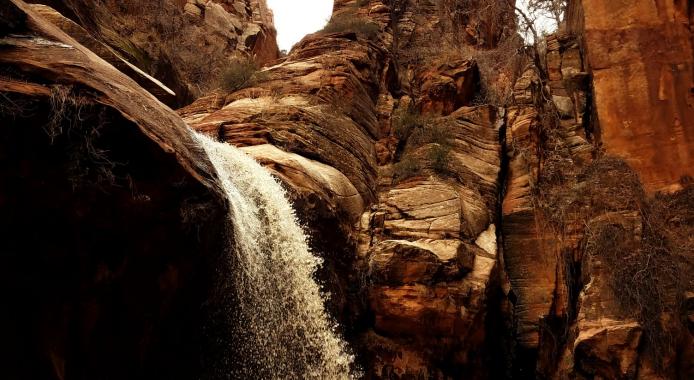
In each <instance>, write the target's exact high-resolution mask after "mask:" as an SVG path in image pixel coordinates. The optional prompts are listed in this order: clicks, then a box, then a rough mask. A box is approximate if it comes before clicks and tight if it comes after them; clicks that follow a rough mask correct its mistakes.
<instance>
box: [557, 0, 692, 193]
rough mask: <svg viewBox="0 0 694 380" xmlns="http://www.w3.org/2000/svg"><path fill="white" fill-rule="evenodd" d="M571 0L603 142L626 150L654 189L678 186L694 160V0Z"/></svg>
mask: <svg viewBox="0 0 694 380" xmlns="http://www.w3.org/2000/svg"><path fill="white" fill-rule="evenodd" d="M573 3H575V4H572V8H573V9H572V10H573V12H571V14H570V17H571V20H569V25H571V26H572V27H573V29H574V30H572V32H575V33H576V34H578V35H580V36H581V38H582V41H583V46H584V48H585V51H586V62H587V64H588V66H589V70H590V72H591V73H592V76H593V82H592V86H593V89H594V96H595V98H594V103H595V113H596V115H597V119H598V123H599V128H600V133H599V136H600V137H599V138H600V141H601V143H602V145H603V146H604V148H605V150H606V151H607V152H608V153H610V154H613V155H616V156H619V157H623V158H625V159H626V160H627V162H629V164H630V165H632V166H633V167H634V168H635V169H636V171H637V172H638V173H639V175H640V176H641V178H642V180H643V183H644V185H645V186H646V189H647V190H648V191H649V192H651V193H652V192H655V191H660V190H663V191H675V190H677V189H680V188H681V184H680V181H681V180H682V179H683V178H685V179H687V178H690V177H691V176H692V171H691V167H692V166H694V165H693V160H694V158H693V157H694V145H692V140H693V139H694V136H693V135H692V133H694V132H692V128H691V126H692V125H694V108H692V104H693V102H694V95H693V90H692V83H694V78H693V75H694V74H693V73H694V66H693V65H694V62H693V59H694V54H693V53H692V52H693V50H692V33H691V28H690V26H691V19H690V17H691V4H689V3H688V2H686V1H685V2H682V1H673V0H668V1H647V0H644V1H632V2H629V4H620V5H617V4H615V3H614V2H612V1H608V0H583V1H574V2H573ZM625 86H626V87H625Z"/></svg>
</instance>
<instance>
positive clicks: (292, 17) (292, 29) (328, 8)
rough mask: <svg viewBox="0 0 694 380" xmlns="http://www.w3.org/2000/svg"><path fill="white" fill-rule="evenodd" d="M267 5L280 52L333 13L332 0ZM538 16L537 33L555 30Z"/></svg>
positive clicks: (275, 0)
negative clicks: (273, 20)
mask: <svg viewBox="0 0 694 380" xmlns="http://www.w3.org/2000/svg"><path fill="white" fill-rule="evenodd" d="M517 4H518V7H519V8H521V9H523V10H526V4H527V0H519V1H518V2H517ZM268 5H269V6H270V8H271V9H272V12H273V13H274V15H275V28H277V43H278V45H279V47H280V49H281V50H287V51H289V50H290V49H291V48H292V46H293V45H294V44H295V43H297V42H299V41H300V40H301V39H302V38H303V37H304V36H305V35H307V34H309V33H313V32H316V31H318V30H320V29H323V26H325V24H326V23H327V21H328V20H329V19H330V15H331V13H332V11H333V0H268ZM538 16H539V17H538V24H539V25H538V28H537V29H538V32H539V33H542V31H552V30H554V29H555V28H556V25H555V24H554V22H553V21H552V20H551V19H549V18H547V17H542V16H540V15H538ZM526 38H527V37H526ZM530 39H532V38H530Z"/></svg>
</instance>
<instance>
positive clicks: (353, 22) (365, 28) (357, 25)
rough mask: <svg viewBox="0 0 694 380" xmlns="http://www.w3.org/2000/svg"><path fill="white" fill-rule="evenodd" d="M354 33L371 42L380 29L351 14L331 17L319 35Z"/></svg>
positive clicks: (368, 21)
mask: <svg viewBox="0 0 694 380" xmlns="http://www.w3.org/2000/svg"><path fill="white" fill-rule="evenodd" d="M344 32H354V33H357V34H360V35H362V36H364V37H365V38H367V39H370V40H373V39H375V38H376V37H377V36H378V33H379V32H380V27H379V26H378V25H377V24H376V23H374V22H372V21H370V20H368V19H366V18H364V17H361V16H358V15H356V14H353V13H343V14H341V15H337V16H335V17H333V18H332V19H331V20H330V22H329V23H328V24H327V25H326V26H325V28H323V30H321V33H325V34H327V33H344Z"/></svg>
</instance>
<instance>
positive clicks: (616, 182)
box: [536, 149, 694, 364]
mask: <svg viewBox="0 0 694 380" xmlns="http://www.w3.org/2000/svg"><path fill="white" fill-rule="evenodd" d="M561 152H562V150H561V149H557V150H556V151H554V152H549V153H547V152H545V154H546V155H547V156H546V157H545V162H546V163H545V166H544V168H543V172H542V173H543V177H542V178H541V180H540V182H539V184H538V189H537V193H536V197H537V202H538V207H540V208H541V210H542V211H543V213H544V215H545V216H546V218H547V219H548V220H549V221H550V223H551V224H552V225H553V226H554V227H555V228H556V229H557V230H558V233H560V234H568V233H570V232H569V231H570V230H571V229H572V228H575V227H576V226H585V233H584V255H589V256H591V257H595V258H596V259H598V260H601V261H603V262H604V266H605V268H609V270H607V271H606V272H605V273H606V274H607V275H608V282H609V284H610V286H611V288H612V290H613V293H614V295H615V297H616V300H617V302H618V305H619V306H620V308H621V310H622V312H623V313H625V314H627V315H630V316H632V317H633V318H635V319H636V320H638V321H639V323H640V325H641V326H642V328H643V332H644V339H645V341H646V342H647V344H646V345H645V347H646V350H647V352H648V353H649V354H650V355H651V357H652V358H653V360H654V361H655V363H657V364H662V359H663V358H664V357H666V356H668V355H669V354H670V353H671V352H672V351H673V350H674V349H675V347H676V344H677V337H678V334H679V332H680V330H681V329H682V328H684V326H683V324H682V323H680V321H679V320H670V321H666V319H667V318H666V316H673V315H674V316H678V315H679V314H680V311H681V300H682V297H683V294H684V291H685V290H686V289H687V288H691V287H692V286H694V280H693V277H692V273H694V266H693V265H692V257H688V256H691V255H692V252H694V250H693V249H694V242H693V239H692V238H691V236H692V232H694V230H693V227H694V212H693V211H692V210H694V188H693V187H692V186H689V187H688V188H687V189H685V190H684V191H682V192H680V193H677V194H674V195H657V196H656V197H653V198H649V197H647V195H646V193H645V192H644V190H643V187H642V185H641V182H640V180H639V177H638V175H637V174H636V173H635V172H634V170H633V169H632V168H631V167H630V166H629V165H628V164H627V163H626V162H624V161H623V160H621V159H618V158H614V157H600V158H598V159H596V160H594V161H593V162H592V163H591V164H590V165H587V166H585V167H584V168H583V169H581V170H579V169H578V168H577V166H576V165H575V164H574V163H572V162H570V161H567V159H566V157H564V155H563V154H562V153H561ZM607 215H617V217H616V218H607V219H605V216H607ZM620 215H621V216H620ZM626 215H635V216H636V217H637V218H640V219H637V220H636V223H637V224H636V225H635V226H630V225H629V223H627V222H628V219H629V217H627V216H626Z"/></svg>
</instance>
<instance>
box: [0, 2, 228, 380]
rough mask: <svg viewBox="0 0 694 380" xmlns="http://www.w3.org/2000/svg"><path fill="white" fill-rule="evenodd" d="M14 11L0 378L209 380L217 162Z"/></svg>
mask: <svg viewBox="0 0 694 380" xmlns="http://www.w3.org/2000/svg"><path fill="white" fill-rule="evenodd" d="M8 11H11V12H13V14H17V15H23V16H24V17H25V18H26V23H25V24H22V23H15V22H14V21H16V20H20V18H13V19H12V22H9V23H8V21H9V19H4V18H3V19H2V20H0V25H2V26H3V30H7V29H9V30H10V31H11V32H12V34H11V35H5V34H4V33H3V34H0V73H1V74H0V120H1V122H0V176H1V177H2V178H3V180H2V181H0V228H1V230H2V232H1V233H0V234H1V236H2V239H0V257H1V258H2V262H3V264H2V266H0V284H1V287H2V290H0V294H1V296H2V298H3V312H2V316H0V336H2V341H3V344H2V348H0V352H1V356H2V359H1V361H2V366H3V375H2V376H3V377H5V378H8V379H19V378H35V379H39V378H40V379H67V378H102V379H119V378H142V379H144V378H153V377H162V376H163V377H166V378H171V379H177V378H181V379H183V378H192V377H200V376H203V377H206V376H207V374H209V373H212V371H214V370H216V368H214V367H216V365H217V364H218V363H221V362H220V361H217V359H218V357H216V356H215V355H217V354H212V355H209V356H208V355H206V356H207V357H208V358H209V360H210V361H209V362H206V363H201V362H200V361H199V360H198V358H199V356H198V355H199V354H200V353H202V352H219V351H220V347H221V346H224V345H223V344H221V345H218V341H216V340H212V339H210V337H209V335H207V334H209V333H211V332H212V331H217V332H219V333H222V332H223V331H224V326H223V324H222V323H219V322H222V321H220V319H219V318H216V317H214V315H217V314H215V313H217V312H219V310H215V309H214V308H215V306H214V305H215V304H216V305H221V302H220V300H221V299H223V297H225V295H223V294H216V293H214V292H213V291H212V289H217V288H218V285H219V283H218V280H220V279H219V278H218V277H217V276H216V275H215V273H216V270H217V269H218V267H219V266H220V265H223V263H224V261H222V260H221V258H222V252H223V251H224V248H225V246H224V242H225V241H226V237H225V236H226V232H225V230H226V227H225V224H226V223H225V214H226V211H225V210H226V209H227V207H228V205H226V203H225V200H224V197H223V196H222V192H221V191H222V190H221V188H220V186H219V184H218V181H217V175H216V173H215V171H214V169H213V168H212V165H211V163H210V162H209V160H208V158H207V157H206V155H205V154H203V152H202V150H201V148H200V147H199V146H198V145H197V144H196V143H195V142H194V140H193V137H192V136H191V134H190V131H189V129H188V128H187V127H186V125H185V124H184V123H183V121H182V120H181V119H180V117H179V116H178V115H177V114H176V113H175V112H173V111H172V110H171V109H169V108H167V107H166V106H164V105H163V104H161V103H160V102H159V101H157V100H156V98H154V97H153V96H152V95H150V94H149V93H148V92H147V91H145V90H144V89H142V88H141V87H140V86H139V85H138V84H137V83H136V82H135V81H133V80H132V79H130V78H128V77H127V76H125V75H124V74H122V73H121V72H119V71H117V70H116V69H115V68H114V67H113V66H111V65H109V64H108V63H107V62H106V61H104V60H102V59H101V58H99V57H98V56H97V55H96V54H94V53H93V52H91V51H89V50H88V49H87V48H86V47H84V46H82V45H81V44H79V43H78V42H77V41H76V40H75V39H73V38H71V37H69V36H68V35H67V34H65V33H63V32H62V31H61V30H59V29H58V28H57V27H56V26H54V25H53V24H52V23H51V22H50V21H48V20H47V19H45V18H43V17H42V16H41V15H40V14H39V13H37V12H35V11H33V10H31V8H30V7H29V6H28V5H26V4H24V3H22V2H21V1H8V2H3V3H2V4H0V13H2V14H3V15H4V14H8V13H7V12H8ZM215 339H216V338H215ZM208 350H209V351H208Z"/></svg>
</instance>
